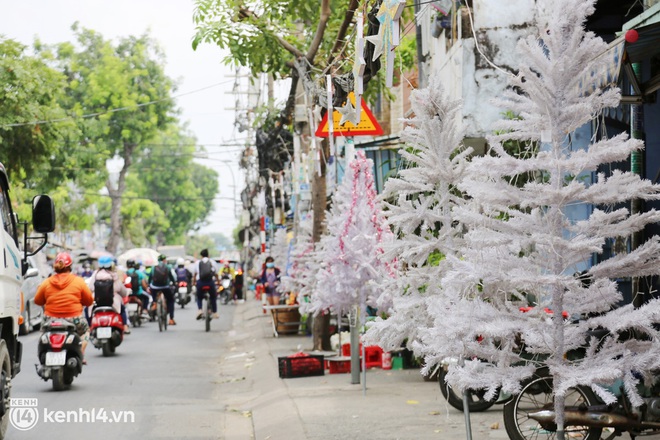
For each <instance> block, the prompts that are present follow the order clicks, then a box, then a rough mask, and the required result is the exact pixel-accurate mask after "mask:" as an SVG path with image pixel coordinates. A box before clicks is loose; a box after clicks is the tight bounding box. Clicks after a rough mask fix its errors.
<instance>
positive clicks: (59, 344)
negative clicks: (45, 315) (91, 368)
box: [35, 318, 83, 391]
mask: <svg viewBox="0 0 660 440" xmlns="http://www.w3.org/2000/svg"><path fill="white" fill-rule="evenodd" d="M81 346H82V340H81V339H80V336H78V334H77V333H76V326H75V325H74V324H72V323H70V322H68V321H66V320H64V319H57V318H51V319H49V320H48V321H46V322H45V323H44V324H43V333H42V334H41V337H40V338H39V345H38V347H37V355H38V358H39V362H40V364H37V365H35V368H36V370H37V374H38V375H39V377H41V378H42V379H43V380H44V381H48V379H51V380H52V381H53V390H55V391H61V390H64V389H65V388H67V387H68V386H69V385H71V384H72V383H73V378H74V377H76V376H78V375H79V374H80V373H81V372H82V365H83V354H82V349H81Z"/></svg>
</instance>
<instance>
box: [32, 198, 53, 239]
mask: <svg viewBox="0 0 660 440" xmlns="http://www.w3.org/2000/svg"><path fill="white" fill-rule="evenodd" d="M32 228H33V229H34V230H35V232H39V233H41V234H47V233H48V232H53V231H54V230H55V205H54V204H53V199H51V198H50V196H47V195H45V194H42V195H38V196H35V197H34V199H32Z"/></svg>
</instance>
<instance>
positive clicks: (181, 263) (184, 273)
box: [174, 258, 192, 293]
mask: <svg viewBox="0 0 660 440" xmlns="http://www.w3.org/2000/svg"><path fill="white" fill-rule="evenodd" d="M185 263H186V262H185V260H184V259H183V258H177V260H176V269H174V273H176V281H177V283H179V282H181V281H185V282H186V283H187V284H188V293H190V292H191V291H192V273H191V272H190V271H189V270H188V269H187V268H186V265H185Z"/></svg>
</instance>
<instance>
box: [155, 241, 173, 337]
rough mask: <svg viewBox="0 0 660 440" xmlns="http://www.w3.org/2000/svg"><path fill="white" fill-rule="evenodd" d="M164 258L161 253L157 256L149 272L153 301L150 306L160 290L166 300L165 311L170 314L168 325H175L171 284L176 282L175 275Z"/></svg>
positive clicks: (165, 257)
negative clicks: (155, 263)
mask: <svg viewBox="0 0 660 440" xmlns="http://www.w3.org/2000/svg"><path fill="white" fill-rule="evenodd" d="M166 260H167V256H165V255H162V254H161V255H159V256H158V264H157V265H155V266H154V267H153V268H152V269H151V273H150V274H149V288H150V290H151V296H152V298H153V301H154V302H153V303H152V306H154V305H155V304H156V300H157V299H158V295H159V294H160V293H161V292H162V293H163V295H164V296H165V300H166V301H167V311H168V312H169V314H170V321H169V323H168V325H176V321H174V292H172V285H173V284H176V276H175V275H174V271H172V268H170V266H169V265H168V264H167V261H166Z"/></svg>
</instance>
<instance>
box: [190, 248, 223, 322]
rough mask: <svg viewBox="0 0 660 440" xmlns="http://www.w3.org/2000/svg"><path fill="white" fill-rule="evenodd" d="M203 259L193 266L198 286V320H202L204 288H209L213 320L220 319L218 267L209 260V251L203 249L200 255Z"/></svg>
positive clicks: (194, 278)
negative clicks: (217, 283) (217, 284)
mask: <svg viewBox="0 0 660 440" xmlns="http://www.w3.org/2000/svg"><path fill="white" fill-rule="evenodd" d="M199 254H200V255H201V257H202V259H201V260H198V261H197V263H195V265H194V266H193V283H195V285H196V286H197V311H198V312H197V319H202V300H203V299H204V298H203V293H202V288H203V287H208V288H209V298H210V301H211V311H212V312H213V319H217V318H218V291H217V290H216V288H215V283H216V281H218V266H217V265H216V264H215V261H213V260H211V259H210V258H209V251H208V249H202V250H201V252H200V253H199Z"/></svg>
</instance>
